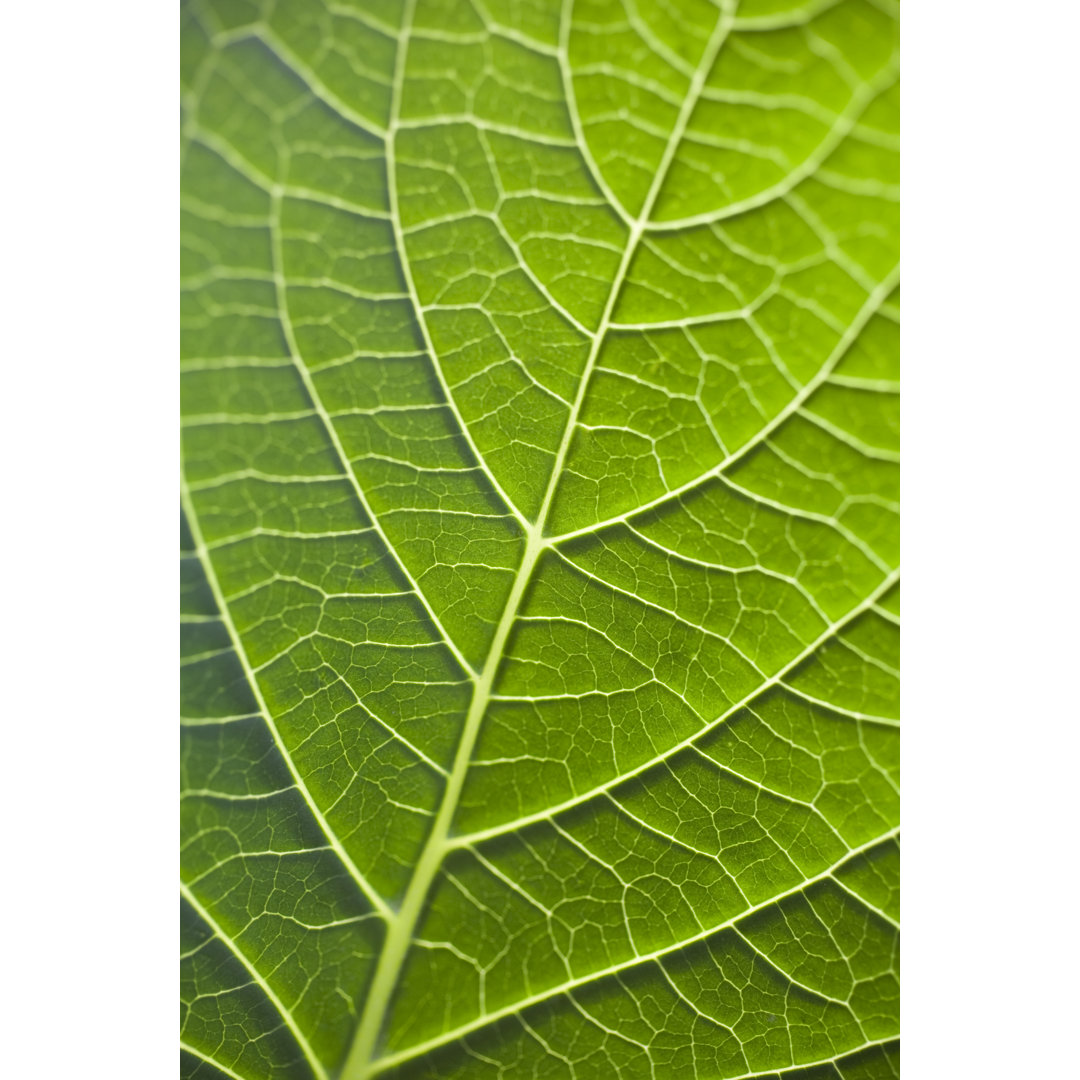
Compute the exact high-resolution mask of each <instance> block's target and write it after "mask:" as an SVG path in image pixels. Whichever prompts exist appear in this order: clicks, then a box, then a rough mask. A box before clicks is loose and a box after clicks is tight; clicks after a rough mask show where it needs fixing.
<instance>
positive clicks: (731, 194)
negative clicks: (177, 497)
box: [180, 0, 899, 1080]
mask: <svg viewBox="0 0 1080 1080" xmlns="http://www.w3.org/2000/svg"><path fill="white" fill-rule="evenodd" d="M182 18H183V29H182V103H183V150H182V155H183V157H182V161H183V175H182V217H183V221H182V241H183V265H182V274H183V309H182V311H183V315H182V318H183V335H182V338H183V340H182V384H181V386H182V389H181V398H182V408H183V477H182V521H181V551H180V555H181V583H182V590H181V611H182V614H181V643H182V658H181V673H182V679H181V682H182V701H181V712H182V725H183V726H182V743H181V746H182V749H181V753H182V772H183V776H182V780H183V802H182V826H183V837H182V841H183V846H182V860H181V864H182V865H181V870H182V885H181V899H182V987H181V991H182V993H181V999H182V1044H183V1053H182V1062H183V1064H182V1072H183V1075H184V1076H185V1077H192V1078H208V1080H220V1078H221V1077H223V1076H224V1077H239V1078H241V1080H264V1078H267V1080H269V1078H274V1080H277V1078H281V1080H286V1078H288V1080H329V1078H331V1077H334V1078H337V1077H342V1078H344V1080H362V1078H368V1077H374V1076H385V1077H395V1078H401V1080H406V1078H408V1080H413V1078H421V1077H423V1078H437V1077H438V1078H442V1077H460V1078H463V1080H464V1078H467V1080H485V1078H491V1080H496V1078H502V1077H513V1078H517V1077H536V1078H541V1077H542V1078H549V1077H550V1078H556V1077H558V1078H568V1080H569V1078H577V1080H594V1078H595V1080H606V1078H609V1077H620V1078H623V1080H639V1078H656V1077H668V1076H697V1077H702V1078H715V1080H725V1078H726V1080H734V1078H750V1077H766V1076H769V1077H773V1076H778V1075H780V1076H784V1077H789V1078H793V1080H794V1078H798V1080H819V1078H825V1077H830V1078H835V1077H841V1078H843V1080H882V1078H885V1077H892V1076H894V1075H899V1064H898V1042H897V1037H898V1016H899V1011H898V981H897V980H898V970H897V964H898V933H899V931H898V923H897V919H898V899H897V898H898V881H899V877H898V871H899V847H898V824H899V816H898V815H899V807H898V786H897V785H898V684H897V677H898V676H897V661H898V651H899V642H898V614H899V606H898V603H899V602H898V585H897V580H898V542H897V538H898V533H897V523H896V512H897V499H898V465H897V450H898V399H897V377H898V372H897V356H898V349H897V345H898V325H897V320H898V310H899V308H898V305H899V294H898V284H897V283H898V271H897V261H898V239H897V202H896V198H897V196H896V184H897V85H896V79H897V73H896V55H895V51H896V12H895V10H894V9H893V8H892V7H891V6H890V5H889V4H888V2H887V0H879V2H875V3H870V2H867V0H842V2H839V3H831V2H824V3H822V2H813V0H811V2H807V3H801V4H800V3H798V2H794V0H743V2H742V3H739V4H737V5H736V4H735V3H734V2H732V3H728V2H727V0H723V2H721V3H719V4H714V3H710V2H707V0H670V2H668V0H665V2H663V3H660V2H657V0H619V2H612V0H573V2H570V0H567V3H565V4H559V3H556V2H554V0H472V2H471V3H465V2H462V0H453V2H451V0H442V2H438V0H418V2H414V0H407V2H403V3H402V2H397V0H364V2H362V3H348V2H344V0H338V2H333V3H332V2H330V0H318V2H316V0H277V2H274V3H270V2H265V3H257V2H254V0H252V2H243V0H216V2H210V0H203V2H198V0H190V2H187V3H185V4H184V5H183V6H182Z"/></svg>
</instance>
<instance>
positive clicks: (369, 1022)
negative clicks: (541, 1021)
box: [342, 0, 735, 1080]
mask: <svg viewBox="0 0 1080 1080" xmlns="http://www.w3.org/2000/svg"><path fill="white" fill-rule="evenodd" d="M415 6H416V0H411V2H410V3H409V4H407V6H406V11H405V17H404V20H403V25H402V31H401V43H400V45H399V47H398V54H397V58H396V61H395V73H394V81H393V99H392V105H391V121H390V130H389V134H388V137H387V177H388V184H389V185H390V191H391V207H392V210H393V211H394V212H393V214H392V217H393V218H394V221H395V225H394V227H395V231H396V233H397V236H398V241H399V244H401V224H400V216H399V214H398V213H397V212H396V201H397V199H396V194H395V185H396V179H395V175H394V170H395V159H394V129H395V122H396V118H397V115H398V112H399V110H400V107H401V100H400V99H401V89H402V85H403V82H404V71H405V57H406V54H407V50H408V41H409V35H410V31H411V26H412V20H413V16H414V12H415ZM567 7H569V5H567ZM734 11H735V7H734V4H730V3H725V4H724V5H723V7H722V9H721V11H720V13H719V15H718V16H717V21H716V24H715V26H714V28H713V31H712V34H711V35H710V38H709V41H708V43H707V45H706V47H705V50H704V52H703V55H702V58H701V63H700V64H699V66H698V69H697V71H696V72H695V74H694V78H693V80H692V82H691V85H690V89H689V91H688V93H687V95H686V98H685V100H684V102H683V105H682V108H681V109H680V111H679V115H678V117H677V119H676V121H675V124H674V126H673V128H672V131H671V134H670V136H669V139H668V142H667V145H666V147H665V150H664V154H663V157H662V158H661V160H660V164H659V166H658V167H657V170H656V175H655V176H654V178H653V181H652V184H651V186H650V188H649V192H648V194H647V196H646V198H645V201H644V204H643V205H642V209H641V213H640V214H639V215H638V217H637V218H635V219H634V220H633V222H632V224H631V226H630V231H629V235H628V237H627V242H626V247H625V248H624V250H623V255H622V259H621V260H620V263H619V268H618V271H617V272H616V274H615V277H614V279H613V281H612V284H611V289H610V291H609V293H608V297H607V302H606V304H605V306H604V312H603V315H602V317H601V319H600V323H599V325H598V327H597V330H596V334H595V336H594V337H593V339H592V343H591V346H590V350H589V355H588V359H587V360H586V363H585V368H584V370H583V371H582V375H581V379H580V381H579V383H578V390H577V394H576V395H575V398H574V402H573V404H572V406H571V409H570V414H569V416H568V417H567V420H566V424H565V427H564V428H563V435H562V439H561V442H560V445H559V449H558V452H557V453H556V455H555V462H554V464H553V466H552V470H551V474H550V476H549V478H548V483H547V488H546V490H545V493H544V498H543V501H542V503H541V507H540V512H539V514H538V515H537V518H536V521H535V522H534V523H533V524H531V525H527V527H526V545H525V553H524V555H523V557H522V561H521V565H520V567H519V568H518V571H517V574H516V575H515V578H514V584H513V586H512V588H511V590H510V595H509V596H508V597H507V600H506V604H505V606H504V607H503V611H502V615H501V617H500V619H499V623H498V626H497V627H496V629H495V634H494V636H493V638H492V641H491V646H490V648H489V650H488V654H487V658H486V659H485V662H484V666H483V668H482V670H481V672H480V677H479V679H478V680H477V681H476V682H475V684H474V689H473V695H472V700H471V702H470V704H469V710H468V713H467V715H466V718H465V723H464V726H463V728H462V733H461V739H460V741H459V743H458V747H457V752H456V754H455V757H454V763H453V766H452V768H451V771H450V775H449V777H448V779H447V781H446V787H445V788H444V790H443V797H442V801H441V803H440V805H439V810H438V813H437V814H436V817H435V821H434V823H433V825H432V828H431V831H430V832H429V833H428V837H427V840H426V842H425V844H424V848H423V850H422V852H421V854H420V858H419V860H418V861H417V864H416V868H415V870H414V872H413V875H412V878H411V879H410V881H409V885H408V887H407V888H406V891H405V896H404V899H403V900H402V904H401V907H400V909H399V910H398V912H397V914H396V915H395V917H394V918H393V919H392V920H391V922H390V924H389V928H388V931H387V936H386V939H385V941H384V943H383V948H382V951H381V952H380V955H379V960H378V963H377V965H376V968H375V975H374V977H373V979H372V983H371V987H370V989H369V991H368V995H367V1000H366V1001H365V1005H364V1011H363V1013H362V1015H361V1018H360V1023H359V1025H358V1027H357V1031H356V1035H355V1037H354V1040H353V1043H352V1046H351V1047H350V1049H349V1054H348V1057H347V1058H346V1061H345V1068H344V1070H343V1072H342V1080H363V1078H364V1077H367V1076H370V1075H371V1074H372V1072H373V1071H375V1070H377V1068H378V1064H379V1062H378V1057H377V1054H378V1051H379V1039H380V1037H381V1035H382V1032H383V1027H384V1024H385V1022H386V1016H387V1012H388V1010H389V1007H390V1004H391V1001H392V999H393V995H394V991H395V989H396V987H397V984H398V981H399V978H400V975H401V970H402V965H403V964H404V961H405V958H406V955H407V953H408V951H409V946H410V945H411V943H412V941H413V937H414V933H415V930H416V926H417V923H418V921H419V919H420V915H421V912H422V910H423V907H424V904H425V902H426V900H427V898H428V895H429V893H430V891H431V886H432V884H433V882H434V880H435V876H436V874H437V873H438V871H439V868H440V866H441V865H442V861H443V859H444V857H445V856H446V854H447V853H448V852H449V851H450V850H451V845H450V844H449V843H448V837H449V834H450V828H451V825H452V824H453V819H454V815H455V813H456V811H457V806H458V802H459V800H460V797H461V791H462V788H463V786H464V784H465V778H466V775H467V773H468V769H469V764H470V762H471V760H472V751H473V747H474V745H475V743H476V739H477V736H478V735H479V732H480V724H481V721H482V720H483V717H484V714H485V713H486V711H487V708H488V704H489V701H490V698H491V693H492V689H493V686H494V682H495V677H496V674H497V673H498V669H499V666H500V664H501V661H502V658H503V653H504V650H505V646H506V641H507V638H508V637H509V634H510V630H511V628H512V626H513V624H514V621H515V619H516V618H517V614H518V609H519V608H520V606H521V602H522V599H523V598H524V595H525V591H526V588H527V587H528V584H529V582H530V580H531V578H532V574H533V571H534V569H535V567H536V564H537V560H538V559H539V557H540V555H541V554H542V553H543V551H544V549H545V547H546V546H547V544H546V542H545V539H544V529H545V525H546V523H547V519H548V516H549V514H550V512H551V507H552V504H553V502H554V498H555V492H556V489H557V487H558V481H559V476H560V474H561V472H562V469H563V466H564V464H565V461H566V456H567V454H568V453H569V450H570V445H571V442H572V440H573V434H574V430H575V428H576V426H577V421H578V417H579V415H580V413H581V408H582V405H583V404H584V400H585V394H586V391H587V389H588V385H589V380H590V376H591V374H592V371H593V369H594V367H595V365H596V360H597V357H598V356H599V353H600V349H601V346H602V344H603V341H604V338H605V336H606V333H607V330H608V327H609V325H610V323H611V316H612V313H613V311H614V309H615V304H616V302H617V300H618V297H619V293H620V290H621V287H622V284H623V281H624V280H625V278H626V274H627V271H628V270H629V267H630V264H631V262H632V261H633V257H634V254H635V252H636V250H637V246H638V242H639V240H640V239H641V236H642V234H643V233H644V231H645V224H646V222H647V221H648V218H649V215H650V214H651V212H652V208H653V206H654V204H655V202H656V199H657V197H658V196H659V194H660V191H661V189H662V187H663V183H664V179H665V178H666V176H667V173H668V170H669V169H670V167H671V162H672V160H673V159H674V155H675V152H676V150H677V148H678V146H679V143H680V142H681V140H682V137H683V134H684V132H685V130H686V126H687V124H688V123H689V120H690V116H691V114H692V113H693V110H694V107H695V106H696V104H697V101H698V98H699V96H700V94H701V90H702V88H703V86H704V83H705V79H706V78H707V76H708V73H709V71H710V70H711V69H712V66H713V64H714V63H715V61H716V57H717V55H718V53H719V51H720V48H721V47H722V45H723V43H724V40H725V38H726V37H727V34H728V32H729V30H730V27H731V23H732V20H733V18H734ZM568 15H569V12H568V11H567V10H564V13H563V17H564V18H567V17H568ZM401 256H402V263H403V265H404V264H406V263H407V256H406V253H405V250H404V248H403V247H402V248H401ZM405 274H406V280H407V281H408V283H409V288H410V290H411V291H412V292H413V294H414V296H415V287H414V286H413V284H412V280H411V276H410V275H409V273H408V269H407V267H406V268H405ZM417 318H418V320H419V322H420V324H421V326H422V327H424V335H425V339H426V340H427V343H428V347H429V349H430V350H431V357H432V363H433V364H434V365H435V367H436V368H438V361H437V358H436V355H435V352H434V349H433V347H432V343H431V341H430V337H429V335H428V332H427V329H426V327H425V326H424V320H423V314H422V312H421V311H420V309H419V303H418V301H417ZM441 378H442V374H441V371H440V379H441ZM447 396H448V397H449V396H450V395H449V388H447ZM459 420H460V417H459ZM462 428H463V431H465V433H466V438H467V437H468V435H467V430H466V427H465V425H464V422H463V421H462ZM470 443H471V440H470ZM509 505H511V506H512V504H509ZM519 520H520V519H519Z"/></svg>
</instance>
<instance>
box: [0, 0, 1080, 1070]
mask: <svg viewBox="0 0 1080 1080" xmlns="http://www.w3.org/2000/svg"><path fill="white" fill-rule="evenodd" d="M176 22H177V20H176V11H175V8H172V7H171V6H168V5H165V4H156V3H145V2H140V3H134V2H126V3H125V2H120V3H113V4H105V5H102V4H86V3H73V2H66V3H65V2H61V3H55V2H54V3H52V4H37V3H12V4H9V5H7V6H6V7H5V9H4V18H3V23H2V33H3V40H4V46H5V47H4V62H3V65H2V67H0V79H2V83H3V86H2V89H3V93H2V97H0V102H2V103H3V108H2V113H0V115H2V117H3V122H2V123H0V161H2V167H0V198H2V201H0V213H2V222H3V225H2V229H0V269H2V274H3V290H2V293H0V298H2V308H0V316H2V320H3V322H2V326H3V333H2V335H0V371H2V376H0V416H2V422H0V440H2V447H0V450H2V456H0V470H2V471H0V514H2V519H0V521H2V527H0V542H2V544H3V558H2V562H0V575H2V578H0V580H2V582H3V584H2V586H0V602H2V606H0V633H2V634H3V639H4V640H3V650H2V653H0V656H2V659H3V663H2V667H0V671H2V683H0V732H2V736H0V828H2V829H3V833H4V842H3V843H2V844H0V897H2V905H3V910H2V912H0V919H2V923H0V928H2V931H3V937H2V939H0V940H2V941H3V948H2V949H0V964H2V965H3V969H4V978H3V981H2V984H0V985H2V987H3V989H2V990H0V994H2V995H3V998H4V1000H3V1002H0V1004H2V1006H3V1010H2V1014H0V1015H2V1016H3V1025H2V1030H3V1032H4V1034H3V1046H2V1048H0V1072H2V1074H3V1075H4V1076H7V1077H13V1078H18V1080H22V1078H24V1077H26V1078H30V1077H41V1078H53V1077H56V1078H58V1080H59V1078H67V1077H76V1076H78V1077H80V1078H96V1077H102V1078H108V1080H118V1078H121V1077H131V1078H132V1080H156V1078H158V1077H173V1076H175V1075H176V1051H175V1049H174V1046H175V1037H176V1017H177V1011H176V1005H175V1001H176V943H177V937H178V934H177V929H176V924H177V919H176V915H177V900H176V892H175V878H176V870H177V861H178V860H177V849H176V832H177V823H178V814H177V810H176V806H175V781H176V773H177V764H178V754H177V735H176V723H175V713H176V703H177V696H178V689H177V687H178V684H177V675H176V665H175V654H176V641H177V630H176V617H175V616H176V543H177V484H176V475H177V465H178V458H177V443H178V435H177V422H176V416H177V411H178V400H177V377H176V357H177V326H178V316H177V302H176V299H175V295H176V282H177V258H176V251H177V242H178V227H177V163H178V156H177V151H176V149H175V147H176V141H177V130H176V114H177V96H176V89H175V87H176V73H177V67H178V34H177V25H176ZM1078 24H1080V17H1078V9H1077V7H1076V6H1075V5H1073V4H1067V3H1064V2H1058V3H1048V4H1039V5H1034V4H1029V5H1017V4H1015V3H1014V4H1005V3H1001V2H997V0H994V2H983V3H979V4H975V3H955V2H954V3H940V2H939V3H922V4H914V3H912V4H909V5H908V6H907V9H906V12H905V15H904V24H903V25H904V43H903V44H904V60H903V64H904V79H905V86H906V89H905V93H904V99H903V108H904V115H903V133H904V238H903V239H904V264H905V265H904V278H905V282H904V293H905V299H904V331H903V350H904V395H905V396H904V402H905V416H904V454H905V466H904V560H905V563H906V567H905V585H904V594H903V602H904V607H905V612H904V617H905V632H904V645H905V649H904V662H905V681H904V723H905V729H906V731H905V735H904V759H905V760H904V768H905V797H904V822H903V824H904V832H905V837H904V871H903V873H904V890H905V901H904V921H905V924H906V925H905V946H904V965H905V970H904V979H903V1008H904V1021H903V1037H904V1063H905V1069H906V1073H905V1075H906V1076H907V1077H908V1080H936V1078H941V1080H961V1078H964V1080H966V1078H969V1077H970V1078H972V1080H997V1078H1001V1080H1019V1078H1028V1077H1031V1078H1034V1077H1051V1076H1053V1077H1062V1078H1064V1077H1066V1076H1069V1075H1075V1072H1074V1071H1073V1070H1075V1069H1076V1067H1077V1066H1076V1060H1077V1054H1076V1050H1075V1031H1076V1025H1077V1007H1078V1003H1080V1002H1078V994H1077V990H1076V977H1077V969H1078V966H1077V960H1078V955H1077V947H1076V940H1077V937H1078V922H1080V916H1078V915H1077V913H1076V910H1077V907H1078V900H1080V897H1078V895H1077V888H1076V886H1077V873H1076V865H1077V855H1078V852H1080V845H1078V842H1077V823H1078V814H1077V807H1076V793H1077V791H1078V790H1080V784H1078V779H1077V778H1078V776H1080V756H1078V755H1080V746H1078V740H1077V737H1076V729H1077V725H1078V723H1080V709H1078V707H1077V687H1076V684H1077V682H1078V678H1077V673H1078V671H1080V663H1078V644H1080V640H1078V639H1080V635H1078V633H1077V623H1078V619H1080V612H1078V609H1077V608H1078V599H1080V597H1078V590H1077V586H1076V580H1077V576H1078V572H1080V543H1078V533H1080V529H1078V525H1080V522H1078V517H1077V511H1076V505H1077V498H1078V495H1080V484H1078V482H1077V467H1078V451H1077V445H1078V439H1077V431H1078V428H1080V416H1078V412H1077V411H1078V405H1080V401H1078V397H1080V395H1078V380H1077V368H1078V366H1080V349H1078V347H1077V341H1078V337H1080V274H1078V272H1077V264H1078V259H1080V250H1078V247H1080V230H1078V228H1077V224H1078V222H1077V217H1078V215H1077V209H1076V208H1077V203H1078V200H1080V168H1078V166H1080V152H1078V150H1077V144H1078V138H1077V133H1078V131H1080V123H1078V121H1077V116H1078V114H1080V109H1078V106H1080V94H1078V90H1077V76H1076V71H1077V63H1078V61H1077V54H1076V45H1075V43H1076V41H1077V40H1080V38H1078V31H1080V25H1078ZM680 1080H681V1078H680Z"/></svg>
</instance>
